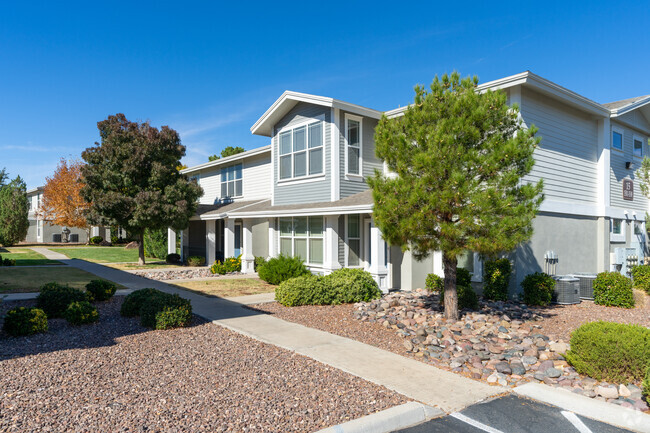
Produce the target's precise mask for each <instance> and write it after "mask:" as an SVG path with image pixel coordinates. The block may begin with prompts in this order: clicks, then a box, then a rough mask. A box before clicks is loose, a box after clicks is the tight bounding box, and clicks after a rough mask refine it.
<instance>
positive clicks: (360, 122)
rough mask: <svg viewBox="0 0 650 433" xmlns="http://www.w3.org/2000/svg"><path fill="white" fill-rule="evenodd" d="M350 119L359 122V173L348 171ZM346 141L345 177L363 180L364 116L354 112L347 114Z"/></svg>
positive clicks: (344, 136)
mask: <svg viewBox="0 0 650 433" xmlns="http://www.w3.org/2000/svg"><path fill="white" fill-rule="evenodd" d="M350 120H354V121H356V122H359V174H356V173H350V172H348V147H349V142H348V123H349V121H350ZM343 138H344V141H345V156H344V160H345V177H346V178H347V179H348V180H351V179H354V180H363V117H360V116H354V115H352V114H346V115H345V134H344V135H343Z"/></svg>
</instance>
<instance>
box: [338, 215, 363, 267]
mask: <svg viewBox="0 0 650 433" xmlns="http://www.w3.org/2000/svg"><path fill="white" fill-rule="evenodd" d="M351 215H359V214H351ZM349 217H350V215H348V214H346V215H345V248H344V249H343V251H344V252H345V254H344V255H345V267H346V268H351V269H357V268H358V269H363V268H364V261H363V236H362V233H363V218H361V215H359V237H358V238H353V239H358V240H359V264H358V265H354V266H352V265H350V264H349V262H348V260H349V257H350V242H349V241H350V236H349V235H348V219H349Z"/></svg>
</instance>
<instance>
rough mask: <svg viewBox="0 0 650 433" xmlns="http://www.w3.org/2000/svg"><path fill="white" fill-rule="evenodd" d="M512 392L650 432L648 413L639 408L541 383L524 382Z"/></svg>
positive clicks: (597, 418) (612, 423) (584, 414)
mask: <svg viewBox="0 0 650 433" xmlns="http://www.w3.org/2000/svg"><path fill="white" fill-rule="evenodd" d="M514 392H515V393H517V394H519V395H521V396H523V397H528V398H532V399H533V400H537V401H541V402H543V403H547V404H550V405H553V406H557V407H561V408H562V409H566V410H569V411H571V412H574V413H576V414H578V415H582V416H584V417H587V418H591V419H593V420H596V421H601V422H604V423H607V424H611V425H614V426H617V427H622V428H625V429H628V430H632V431H635V432H641V433H650V415H647V414H645V413H643V412H639V411H638V410H634V409H629V408H626V407H621V406H617V405H615V404H612V403H607V402H604V401H601V400H594V399H593V398H589V397H585V396H584V395H578V394H576V393H573V392H571V391H568V390H565V389H560V388H554V387H552V386H548V385H543V384H541V383H527V384H525V385H521V386H518V387H516V388H515V389H514Z"/></svg>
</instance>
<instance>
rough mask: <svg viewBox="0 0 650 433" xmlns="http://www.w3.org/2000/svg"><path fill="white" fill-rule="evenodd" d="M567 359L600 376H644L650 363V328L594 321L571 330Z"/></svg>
mask: <svg viewBox="0 0 650 433" xmlns="http://www.w3.org/2000/svg"><path fill="white" fill-rule="evenodd" d="M565 357H566V360H567V361H568V362H569V363H570V364H571V365H572V366H573V367H574V368H575V369H576V371H577V372H578V373H582V374H586V375H587V376H589V377H592V378H594V379H596V380H605V381H608V382H615V383H629V382H635V381H638V380H641V379H643V377H644V375H645V374H646V370H647V368H648V366H650V329H647V328H644V327H643V326H639V325H628V324H623V323H612V322H591V323H587V324H584V325H582V326H580V327H579V328H578V329H576V330H575V331H573V333H572V334H571V350H569V351H568V352H567V353H566V356H565Z"/></svg>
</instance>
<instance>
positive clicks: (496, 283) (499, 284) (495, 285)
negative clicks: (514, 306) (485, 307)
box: [483, 259, 512, 301]
mask: <svg viewBox="0 0 650 433" xmlns="http://www.w3.org/2000/svg"><path fill="white" fill-rule="evenodd" d="M511 273H512V265H511V264H510V260H508V259H498V260H488V261H486V262H485V263H484V264H483V296H485V297H486V298H487V299H490V300H493V301H506V300H508V285H509V284H510V274H511Z"/></svg>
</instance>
